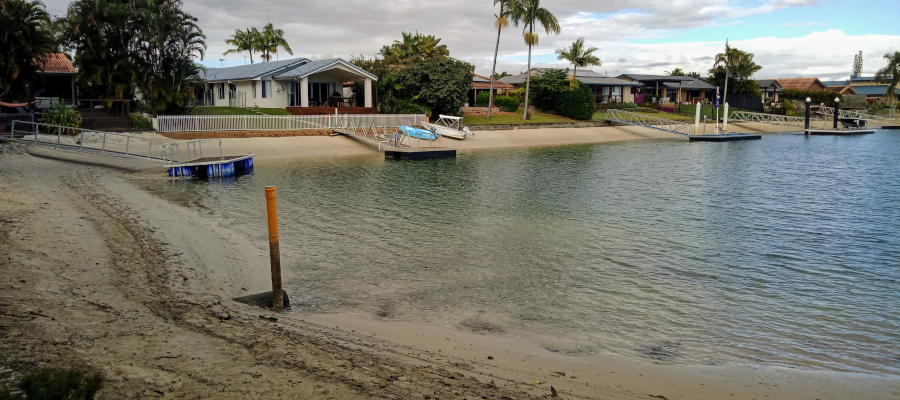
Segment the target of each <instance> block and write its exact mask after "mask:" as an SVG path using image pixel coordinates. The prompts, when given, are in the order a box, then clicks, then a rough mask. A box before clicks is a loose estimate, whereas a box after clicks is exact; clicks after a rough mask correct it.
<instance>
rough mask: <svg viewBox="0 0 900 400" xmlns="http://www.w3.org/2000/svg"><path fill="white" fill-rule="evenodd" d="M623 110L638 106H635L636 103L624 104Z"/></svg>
mask: <svg viewBox="0 0 900 400" xmlns="http://www.w3.org/2000/svg"><path fill="white" fill-rule="evenodd" d="M622 108H637V104H634V103H622Z"/></svg>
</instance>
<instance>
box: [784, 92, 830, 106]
mask: <svg viewBox="0 0 900 400" xmlns="http://www.w3.org/2000/svg"><path fill="white" fill-rule="evenodd" d="M838 96H840V95H839V94H837V93H835V92H832V91H829V90H816V91H808V90H794V89H784V91H782V92H781V98H782V99H787V100H800V101H801V102H804V103H805V102H806V98H807V97H808V98H810V99H812V103H813V104H815V105H819V104H821V103H825V105H826V106H828V107H834V99H835V97H838Z"/></svg>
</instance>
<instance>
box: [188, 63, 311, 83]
mask: <svg viewBox="0 0 900 400" xmlns="http://www.w3.org/2000/svg"><path fill="white" fill-rule="evenodd" d="M304 62H309V60H308V59H306V58H294V59H291V60H284V61H270V62H261V63H256V64H250V65H240V66H237V67H228V68H207V71H206V75H205V76H204V77H203V78H204V79H205V80H206V81H209V82H213V81H227V80H242V79H255V78H259V77H261V76H264V75H269V74H271V73H275V72H278V71H280V70H284V69H286V68H290V67H293V66H296V65H299V64H301V63H304Z"/></svg>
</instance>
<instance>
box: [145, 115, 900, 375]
mask: <svg viewBox="0 0 900 400" xmlns="http://www.w3.org/2000/svg"><path fill="white" fill-rule="evenodd" d="M336 140H337V139H336ZM476 140H477V139H476ZM265 185H276V186H277V187H278V196H279V217H280V222H281V232H280V233H281V246H282V247H281V249H282V250H281V251H282V255H283V257H284V259H283V262H284V264H283V265H284V268H286V275H287V276H286V279H287V281H286V286H287V287H288V289H289V290H290V292H291V295H292V301H293V302H294V303H295V305H297V304H299V307H298V308H299V309H300V311H316V312H341V313H357V314H361V315H364V316H367V317H370V318H378V319H387V320H417V321H433V322H437V323H441V324H445V325H449V326H455V327H458V328H461V329H472V330H477V331H485V332H487V333H489V334H511V335H536V336H538V337H541V338H548V339H549V338H554V339H555V340H561V341H568V342H571V343H576V345H571V346H568V347H569V351H570V352H577V351H583V352H592V351H613V352H617V353H623V354H626V355H629V356H633V357H638V358H642V359H656V360H661V361H665V362H675V363H702V364H722V363H729V362H750V363H760V364H763V365H781V366H792V367H800V368H809V369H817V370H838V371H859V372H869V373H877V374H886V375H898V374H900V131H879V132H877V133H876V134H874V135H866V136H857V137H810V138H806V137H804V136H799V135H791V134H778V135H766V136H764V137H763V140H761V141H754V142H738V143H695V144H689V143H686V142H682V141H671V140H661V141H640V142H628V143H613V144H602V145H590V146H574V147H547V148H535V149H515V150H499V151H497V150H495V151H484V152H476V153H465V154H460V156H459V158H458V159H451V160H435V161H420V162H394V161H384V160H381V159H380V157H377V156H373V157H363V158H340V159H328V160H316V161H302V162H291V163H280V164H279V163H265V162H262V161H260V162H258V163H257V166H256V170H255V172H254V174H253V175H250V176H243V177H239V178H238V179H236V180H234V181H232V182H224V183H223V182H210V183H207V182H201V181H193V182H188V183H184V182H181V183H179V182H168V181H151V182H150V183H147V186H148V187H147V188H148V189H149V190H151V191H153V192H154V193H158V194H160V195H163V196H165V197H167V198H170V199H172V200H175V201H177V202H180V203H187V204H191V205H193V206H195V207H200V208H203V209H205V210H206V211H204V212H207V213H210V214H212V215H215V216H219V217H224V218H228V219H232V220H233V221H234V227H235V228H237V229H240V230H242V231H244V232H246V233H248V234H249V235H250V237H251V238H252V239H253V240H259V241H260V242H262V243H265V237H266V231H265V226H264V224H265V207H264V195H263V187H264V186H265ZM576 349H577V350H576Z"/></svg>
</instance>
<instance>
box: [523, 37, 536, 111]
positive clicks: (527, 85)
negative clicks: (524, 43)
mask: <svg viewBox="0 0 900 400" xmlns="http://www.w3.org/2000/svg"><path fill="white" fill-rule="evenodd" d="M533 31H534V27H532V28H530V29H528V33H532V32H533ZM525 73H526V74H528V75H525V110H524V111H523V112H522V121H525V120H527V119H528V90H529V89H530V87H531V44H530V43H529V44H528V69H527V70H526V71H525Z"/></svg>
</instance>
